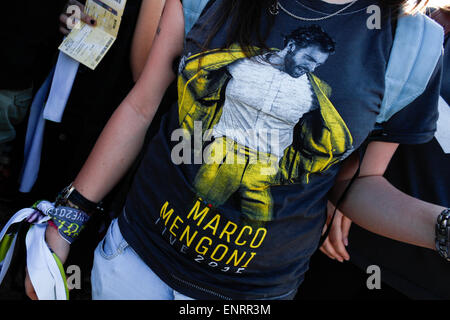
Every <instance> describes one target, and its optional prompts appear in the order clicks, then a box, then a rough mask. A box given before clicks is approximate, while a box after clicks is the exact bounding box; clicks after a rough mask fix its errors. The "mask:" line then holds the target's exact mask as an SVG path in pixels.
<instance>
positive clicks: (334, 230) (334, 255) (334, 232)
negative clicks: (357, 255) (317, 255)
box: [320, 201, 352, 262]
mask: <svg viewBox="0 0 450 320" xmlns="http://www.w3.org/2000/svg"><path fill="white" fill-rule="evenodd" d="M327 211H328V218H327V223H326V225H325V227H324V229H323V232H324V233H325V231H326V229H327V226H328V225H329V222H330V220H331V217H332V215H333V212H334V206H333V204H332V203H331V202H330V201H328V206H327ZM351 224H352V221H351V220H350V219H349V218H347V217H345V216H344V215H343V214H342V213H341V212H340V211H339V210H337V211H336V215H335V216H334V220H333V224H332V225H331V229H330V232H329V234H328V237H327V238H326V239H325V241H324V242H323V244H322V246H321V247H320V251H322V252H323V253H324V254H325V255H327V256H328V257H329V258H330V259H333V260H338V261H339V262H344V260H347V261H348V260H350V255H349V254H348V252H347V249H346V246H348V233H349V231H350V226H351Z"/></svg>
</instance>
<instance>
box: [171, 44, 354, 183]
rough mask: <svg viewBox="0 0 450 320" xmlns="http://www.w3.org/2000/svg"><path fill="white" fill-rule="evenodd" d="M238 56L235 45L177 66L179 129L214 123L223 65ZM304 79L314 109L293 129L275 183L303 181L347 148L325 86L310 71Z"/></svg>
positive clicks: (344, 130)
mask: <svg viewBox="0 0 450 320" xmlns="http://www.w3.org/2000/svg"><path fill="white" fill-rule="evenodd" d="M244 58H247V57H246V55H245V53H244V52H243V51H242V49H241V48H240V47H239V46H237V45H236V46H232V47H230V48H227V49H216V50H211V51H206V52H202V53H199V54H196V55H193V56H190V57H187V58H186V59H185V60H184V61H183V62H182V64H183V65H182V67H181V68H180V74H179V76H178V110H179V124H180V126H181V127H182V128H184V129H185V130H187V132H189V133H190V134H192V133H193V132H194V121H201V122H202V128H203V131H205V130H207V129H211V128H213V126H214V125H215V124H217V123H218V121H219V119H220V117H221V115H222V106H223V102H224V99H225V90H226V86H227V83H228V81H229V80H230V78H231V75H230V74H229V73H228V71H227V69H226V67H227V66H228V65H230V64H231V63H233V62H235V61H237V60H238V59H244ZM308 79H309V81H310V83H311V86H312V88H313V91H314V93H315V96H316V98H317V100H318V102H319V106H320V108H319V109H318V110H315V111H311V112H309V113H308V114H305V115H304V116H303V118H302V119H301V120H300V122H299V123H298V124H297V126H296V127H295V129H294V142H293V143H292V145H291V146H289V147H288V148H286V150H285V151H284V156H283V157H282V158H281V160H280V163H279V171H278V175H277V179H276V180H277V182H278V184H283V185H284V184H292V183H308V182H309V177H310V175H311V174H314V173H320V172H323V171H325V170H327V169H328V168H330V166H332V165H333V164H335V163H337V162H339V161H340V160H341V159H342V158H343V157H344V155H345V154H346V152H347V151H349V150H351V149H352V144H353V138H352V136H351V134H350V131H349V129H348V128H347V125H346V124H345V122H344V120H343V119H342V118H341V116H340V115H339V113H338V112H337V110H336V109H335V108H334V106H333V104H332V103H331V101H330V100H329V96H330V94H331V88H330V87H329V86H328V85H327V84H326V83H325V82H323V81H322V80H320V79H319V78H317V77H316V76H315V75H313V74H312V73H309V74H308Z"/></svg>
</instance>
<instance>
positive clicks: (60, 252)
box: [25, 225, 70, 300]
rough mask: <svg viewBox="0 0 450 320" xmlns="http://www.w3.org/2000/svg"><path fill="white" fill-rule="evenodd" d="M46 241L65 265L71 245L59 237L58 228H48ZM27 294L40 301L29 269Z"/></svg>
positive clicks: (26, 285)
mask: <svg viewBox="0 0 450 320" xmlns="http://www.w3.org/2000/svg"><path fill="white" fill-rule="evenodd" d="M45 239H46V241H47V244H48V246H49V247H50V249H52V251H53V252H54V253H55V254H56V255H57V256H58V258H59V259H60V260H61V263H62V264H64V263H65V262H66V260H67V257H68V255H69V251H70V245H69V243H68V242H67V241H66V240H64V239H63V238H62V237H61V236H60V235H59V233H58V230H57V229H56V228H54V227H51V226H50V225H49V226H47V229H46V232H45ZM25 293H26V295H27V296H28V297H29V298H30V299H32V300H38V297H37V295H36V292H35V290H34V287H33V284H32V283H31V280H30V276H29V274H28V270H27V268H25Z"/></svg>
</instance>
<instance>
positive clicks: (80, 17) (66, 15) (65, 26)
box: [59, 0, 97, 35]
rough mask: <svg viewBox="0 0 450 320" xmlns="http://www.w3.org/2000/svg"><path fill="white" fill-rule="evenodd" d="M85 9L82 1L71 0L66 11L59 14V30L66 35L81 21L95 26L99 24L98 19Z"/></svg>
mask: <svg viewBox="0 0 450 320" xmlns="http://www.w3.org/2000/svg"><path fill="white" fill-rule="evenodd" d="M83 11H84V6H83V5H82V4H81V3H79V2H78V1H73V0H71V1H69V2H68V3H67V6H66V8H65V10H64V12H63V13H62V14H61V15H60V16H59V22H60V25H59V31H60V32H61V33H62V34H64V35H68V34H69V33H70V31H71V30H72V29H73V28H75V27H76V26H77V25H78V23H79V22H80V21H82V22H84V23H86V24H88V25H91V26H95V25H96V24H97V22H96V20H95V19H94V18H93V17H90V16H88V15H87V14H86V13H84V12H83Z"/></svg>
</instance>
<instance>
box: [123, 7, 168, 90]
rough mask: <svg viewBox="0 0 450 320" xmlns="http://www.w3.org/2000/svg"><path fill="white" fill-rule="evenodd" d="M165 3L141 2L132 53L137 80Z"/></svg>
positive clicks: (134, 75) (131, 58)
mask: <svg viewBox="0 0 450 320" xmlns="http://www.w3.org/2000/svg"><path fill="white" fill-rule="evenodd" d="M165 3H166V0H144V1H143V2H142V4H141V8H140V10H139V17H138V20H137V22H136V28H135V30H134V35H133V41H132V44H131V53H130V65H131V70H132V72H133V79H134V81H135V82H136V81H137V80H138V79H139V77H140V75H141V73H142V71H143V69H144V66H145V62H146V61H147V57H148V54H149V52H150V50H151V48H152V44H153V41H154V39H155V35H156V31H157V29H158V25H159V22H160V20H161V15H162V11H163V9H164V5H165Z"/></svg>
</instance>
